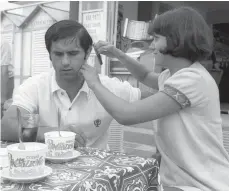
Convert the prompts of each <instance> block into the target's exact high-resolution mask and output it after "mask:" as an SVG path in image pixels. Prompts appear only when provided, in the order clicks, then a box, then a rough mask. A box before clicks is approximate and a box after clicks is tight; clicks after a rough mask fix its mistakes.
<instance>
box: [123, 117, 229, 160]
mask: <svg viewBox="0 0 229 191" xmlns="http://www.w3.org/2000/svg"><path fill="white" fill-rule="evenodd" d="M221 118H222V122H223V136H224V146H225V148H226V150H227V151H228V153H229V115H228V114H226V115H225V114H221ZM152 126H153V125H152V124H143V125H139V126H137V127H126V126H125V127H124V133H123V134H124V135H123V140H124V143H123V149H124V152H126V153H128V154H134V155H138V156H142V157H151V156H152V154H154V153H155V152H156V147H155V142H154V131H153V127H152Z"/></svg>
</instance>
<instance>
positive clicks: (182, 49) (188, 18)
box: [148, 7, 213, 62]
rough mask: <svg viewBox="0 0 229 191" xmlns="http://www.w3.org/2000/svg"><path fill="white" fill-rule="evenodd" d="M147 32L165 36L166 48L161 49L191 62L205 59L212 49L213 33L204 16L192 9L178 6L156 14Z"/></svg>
mask: <svg viewBox="0 0 229 191" xmlns="http://www.w3.org/2000/svg"><path fill="white" fill-rule="evenodd" d="M148 33H149V34H150V35H153V34H159V35H162V36H165V37H166V40H167V48H166V50H165V51H163V52H162V51H161V52H162V53H164V54H170V55H172V56H174V57H183V58H186V59H188V60H190V61H192V62H195V61H201V60H205V59H207V58H208V57H209V56H211V54H212V50H213V34H212V32H211V29H210V27H209V26H208V24H207V23H206V22H205V20H204V18H203V17H202V16H201V15H200V14H199V13H198V12H197V11H196V10H194V9H192V8H189V7H179V8H176V9H173V10H170V11H167V12H165V13H163V14H161V15H159V16H157V17H156V18H155V19H154V21H153V22H151V23H150V26H149V30H148Z"/></svg>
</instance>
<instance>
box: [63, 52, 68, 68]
mask: <svg viewBox="0 0 229 191" xmlns="http://www.w3.org/2000/svg"><path fill="white" fill-rule="evenodd" d="M62 64H63V65H64V66H67V65H69V64H70V59H69V57H68V55H67V54H64V56H63V59H62Z"/></svg>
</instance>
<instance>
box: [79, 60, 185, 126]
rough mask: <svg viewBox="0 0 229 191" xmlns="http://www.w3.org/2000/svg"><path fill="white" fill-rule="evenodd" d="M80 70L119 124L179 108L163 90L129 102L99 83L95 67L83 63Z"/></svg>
mask: <svg viewBox="0 0 229 191" xmlns="http://www.w3.org/2000/svg"><path fill="white" fill-rule="evenodd" d="M81 72H82V74H83V76H84V78H85V80H86V81H87V84H88V86H89V87H90V88H91V89H92V90H93V92H94V94H95V95H96V97H97V99H98V100H99V102H100V103H101V104H102V106H103V107H104V108H105V109H106V111H107V112H108V113H109V114H110V115H111V116H112V117H113V118H114V119H115V120H116V121H118V122H119V123H120V124H123V125H132V124H137V123H143V122H147V121H152V120H155V119H158V118H161V117H164V116H167V115H169V114H171V113H174V112H177V111H179V110H180V109H181V106H180V105H179V104H178V103H177V102H176V101H175V100H174V99H173V98H171V97H169V96H168V95H167V94H165V93H163V92H158V93H156V94H155V95H152V96H150V97H148V98H145V99H143V100H140V101H136V102H132V103H129V102H127V101H125V100H123V99H121V98H119V97H117V96H116V95H114V94H113V93H111V92H110V91H109V90H108V89H107V88H105V87H104V86H103V85H102V84H101V82H100V80H99V76H98V75H97V73H96V69H95V68H93V67H91V66H89V65H87V64H85V65H83V66H82V67H81Z"/></svg>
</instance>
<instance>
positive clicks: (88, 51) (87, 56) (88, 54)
mask: <svg viewBox="0 0 229 191" xmlns="http://www.w3.org/2000/svg"><path fill="white" fill-rule="evenodd" d="M91 50H92V46H90V47H89V48H88V50H87V52H86V54H85V58H84V60H87V59H88V58H89V56H90V54H91Z"/></svg>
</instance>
